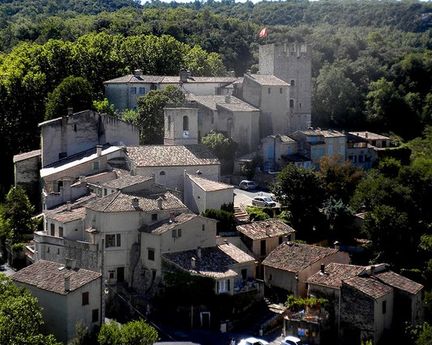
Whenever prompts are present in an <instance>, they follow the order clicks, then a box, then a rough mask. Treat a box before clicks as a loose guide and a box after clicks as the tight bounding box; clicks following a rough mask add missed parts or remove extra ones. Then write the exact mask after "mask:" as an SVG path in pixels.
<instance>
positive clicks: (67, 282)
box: [64, 273, 70, 291]
mask: <svg viewBox="0 0 432 345" xmlns="http://www.w3.org/2000/svg"><path fill="white" fill-rule="evenodd" d="M64 289H65V291H70V275H69V274H68V273H66V274H65V275H64Z"/></svg>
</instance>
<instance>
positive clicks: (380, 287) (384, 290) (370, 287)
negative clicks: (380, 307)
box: [342, 276, 393, 299]
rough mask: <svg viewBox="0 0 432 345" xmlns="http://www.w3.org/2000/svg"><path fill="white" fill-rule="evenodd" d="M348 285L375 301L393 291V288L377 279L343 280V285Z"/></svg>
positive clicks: (355, 278) (354, 278)
mask: <svg viewBox="0 0 432 345" xmlns="http://www.w3.org/2000/svg"><path fill="white" fill-rule="evenodd" d="M343 284H346V285H348V286H350V287H352V288H354V289H356V290H359V291H360V292H362V293H364V294H365V295H367V296H370V297H372V298H374V299H377V298H380V297H382V296H385V295H387V294H389V293H391V292H392V291H393V288H392V287H390V286H388V285H386V284H383V283H381V282H379V281H378V280H377V279H371V278H370V277H358V276H356V277H352V278H349V279H346V280H343V282H342V285H343Z"/></svg>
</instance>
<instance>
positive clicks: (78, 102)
mask: <svg viewBox="0 0 432 345" xmlns="http://www.w3.org/2000/svg"><path fill="white" fill-rule="evenodd" d="M92 100H93V91H92V86H91V84H90V83H89V82H88V81H87V80H86V79H84V78H82V77H74V76H69V77H67V78H65V79H64V80H63V81H62V82H61V83H60V84H59V85H58V86H57V87H56V88H55V89H54V91H53V92H51V93H50V94H49V95H48V100H47V105H46V111H45V119H46V120H50V119H53V118H56V117H60V116H62V115H66V114H67V108H69V107H71V108H73V110H74V112H77V111H81V110H86V109H91V108H92V106H93V102H92Z"/></svg>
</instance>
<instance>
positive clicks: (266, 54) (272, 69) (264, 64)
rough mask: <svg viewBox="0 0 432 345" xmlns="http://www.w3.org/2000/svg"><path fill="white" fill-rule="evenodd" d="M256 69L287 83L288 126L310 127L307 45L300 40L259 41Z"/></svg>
mask: <svg viewBox="0 0 432 345" xmlns="http://www.w3.org/2000/svg"><path fill="white" fill-rule="evenodd" d="M259 73H260V74H267V75H274V76H275V77H277V78H279V79H282V80H283V81H285V82H287V83H288V84H289V90H290V91H289V97H290V98H289V102H290V107H289V109H290V115H291V116H292V123H295V124H296V125H295V126H292V130H298V129H306V128H308V127H310V124H311V112H312V103H311V95H312V50H311V47H310V46H308V45H307V44H304V43H301V44H299V43H284V44H266V45H260V47H259ZM295 127H297V128H295ZM280 133H281V132H280ZM274 134H276V133H274ZM281 134H286V133H281Z"/></svg>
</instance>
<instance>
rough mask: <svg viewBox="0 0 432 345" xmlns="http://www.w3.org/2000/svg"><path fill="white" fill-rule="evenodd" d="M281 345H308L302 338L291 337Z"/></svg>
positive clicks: (286, 338)
mask: <svg viewBox="0 0 432 345" xmlns="http://www.w3.org/2000/svg"><path fill="white" fill-rule="evenodd" d="M281 345H306V344H305V343H303V342H302V341H301V339H300V338H297V337H294V336H292V335H289V336H287V337H285V339H284V340H282V342H281Z"/></svg>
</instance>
